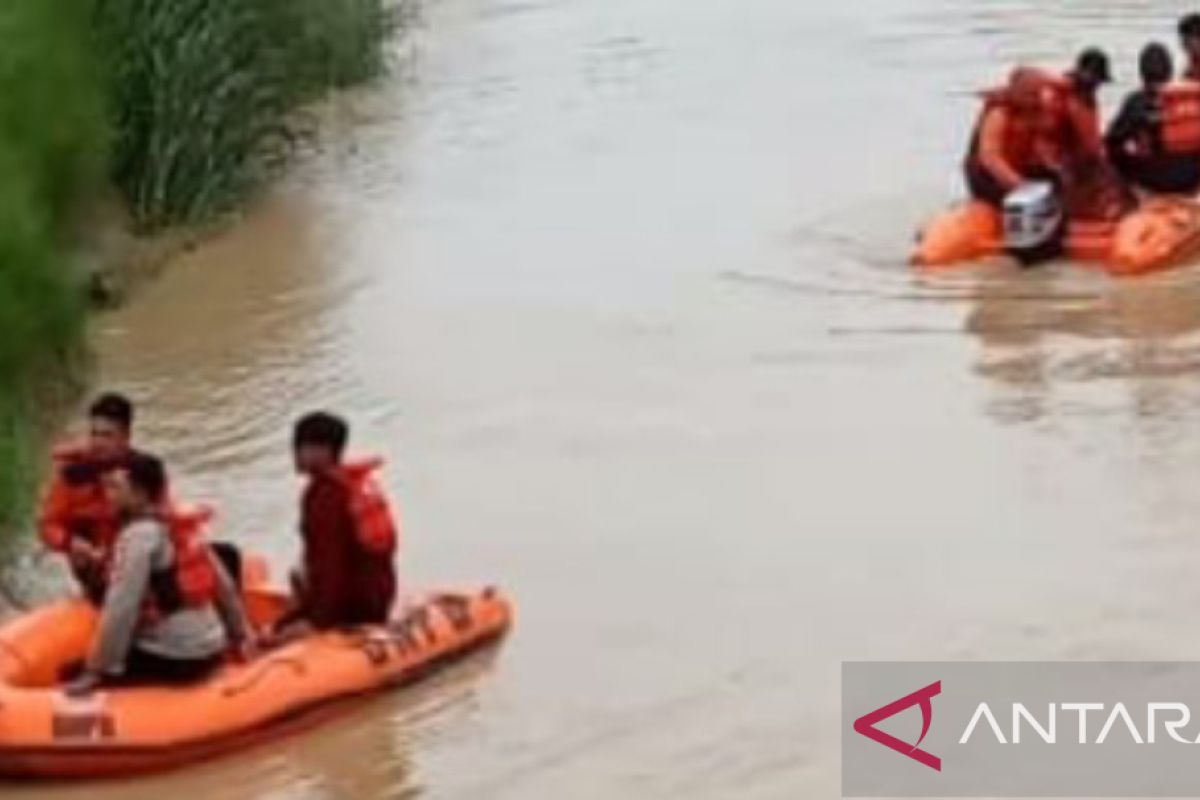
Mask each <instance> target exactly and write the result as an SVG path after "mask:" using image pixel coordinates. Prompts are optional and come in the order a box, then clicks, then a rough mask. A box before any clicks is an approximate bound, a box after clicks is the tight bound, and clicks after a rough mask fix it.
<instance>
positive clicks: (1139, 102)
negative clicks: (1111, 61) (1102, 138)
mask: <svg viewBox="0 0 1200 800" xmlns="http://www.w3.org/2000/svg"><path fill="white" fill-rule="evenodd" d="M1139 66H1140V70H1141V76H1142V88H1141V89H1140V90H1138V91H1136V92H1133V93H1132V94H1130V95H1129V97H1128V98H1127V99H1126V100H1125V104H1124V105H1123V106H1122V107H1121V111H1120V113H1119V114H1118V115H1117V117H1116V119H1114V120H1113V123H1112V125H1111V126H1110V127H1109V131H1108V135H1107V136H1106V144H1107V147H1108V152H1109V159H1110V160H1111V161H1112V163H1113V165H1114V166H1115V167H1116V168H1117V170H1118V171H1119V172H1120V173H1121V175H1122V176H1123V177H1124V178H1125V179H1126V180H1127V181H1129V182H1130V183H1131V184H1133V185H1134V186H1138V187H1140V188H1142V189H1144V190H1146V191H1148V192H1153V193H1158V194H1195V193H1196V192H1197V191H1200V83H1198V82H1196V81H1192V80H1185V81H1178V82H1172V80H1171V79H1172V77H1173V75H1174V64H1173V63H1172V59H1171V52H1170V51H1169V50H1168V49H1167V48H1166V47H1165V46H1164V45H1162V44H1158V43H1154V44H1150V45H1147V46H1146V48H1145V49H1144V50H1143V51H1142V54H1141V58H1140V65H1139Z"/></svg>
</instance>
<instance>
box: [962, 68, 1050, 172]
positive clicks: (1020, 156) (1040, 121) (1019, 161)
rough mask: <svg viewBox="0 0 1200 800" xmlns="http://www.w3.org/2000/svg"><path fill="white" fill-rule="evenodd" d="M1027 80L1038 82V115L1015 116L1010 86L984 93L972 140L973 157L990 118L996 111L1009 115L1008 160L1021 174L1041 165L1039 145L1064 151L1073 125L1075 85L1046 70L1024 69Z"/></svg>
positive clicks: (1006, 145)
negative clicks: (1071, 109) (1071, 101)
mask: <svg viewBox="0 0 1200 800" xmlns="http://www.w3.org/2000/svg"><path fill="white" fill-rule="evenodd" d="M1021 71H1022V72H1023V73H1024V75H1025V76H1026V77H1033V78H1035V79H1036V83H1037V93H1038V98H1039V101H1040V102H1039V105H1038V109H1037V111H1036V113H1034V114H1019V113H1014V108H1015V106H1014V104H1013V102H1012V97H1013V91H1012V88H1011V87H1010V86H1003V87H999V88H996V89H989V90H986V91H984V92H982V93H981V94H980V97H981V99H982V100H983V110H982V111H981V112H980V115H979V120H978V122H977V123H976V126H975V133H974V136H973V138H972V146H971V158H972V160H975V159H977V158H978V155H979V146H980V138H981V132H982V130H983V124H984V120H985V119H986V118H987V115H988V114H989V113H991V112H993V111H994V110H996V109H1003V110H1004V111H1006V112H1008V119H1007V122H1008V124H1007V125H1006V126H1005V141H1004V158H1005V160H1006V161H1007V162H1008V163H1009V164H1010V165H1012V167H1013V168H1014V169H1016V170H1017V171H1018V172H1022V173H1028V172H1029V171H1030V170H1033V169H1035V168H1037V167H1041V166H1046V165H1044V164H1041V163H1039V162H1040V160H1041V159H1040V154H1039V152H1038V151H1039V145H1042V146H1043V147H1051V148H1054V149H1056V150H1061V143H1062V137H1063V135H1064V132H1065V131H1066V130H1067V129H1068V126H1069V124H1070V120H1069V116H1068V113H1067V108H1068V103H1069V99H1070V92H1071V84H1070V82H1069V81H1068V80H1067V79H1066V78H1063V77H1059V76H1055V75H1051V74H1050V73H1048V72H1043V71H1042V70H1034V69H1030V68H1023V69H1022V70H1021Z"/></svg>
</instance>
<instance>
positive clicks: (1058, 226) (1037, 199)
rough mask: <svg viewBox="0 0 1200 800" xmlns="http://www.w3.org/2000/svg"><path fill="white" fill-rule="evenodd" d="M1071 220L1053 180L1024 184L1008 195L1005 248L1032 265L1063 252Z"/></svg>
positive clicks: (1005, 210) (1020, 259) (1006, 202)
mask: <svg viewBox="0 0 1200 800" xmlns="http://www.w3.org/2000/svg"><path fill="white" fill-rule="evenodd" d="M1066 228H1067V220H1066V214H1065V213H1064V211H1063V205H1062V200H1061V199H1060V197H1059V194H1058V190H1057V188H1055V186H1054V184H1053V183H1051V182H1049V181H1030V182H1028V183H1023V184H1021V185H1020V186H1019V187H1017V188H1016V189H1014V190H1013V191H1012V192H1010V193H1009V194H1008V196H1007V197H1005V198H1004V248H1005V250H1007V251H1008V252H1009V253H1010V254H1012V255H1013V256H1014V257H1015V258H1017V260H1019V261H1020V262H1021V263H1022V264H1026V265H1030V264H1036V263H1038V262H1041V261H1046V260H1048V259H1051V258H1055V257H1057V256H1059V255H1062V251H1063V240H1064V238H1065V235H1066Z"/></svg>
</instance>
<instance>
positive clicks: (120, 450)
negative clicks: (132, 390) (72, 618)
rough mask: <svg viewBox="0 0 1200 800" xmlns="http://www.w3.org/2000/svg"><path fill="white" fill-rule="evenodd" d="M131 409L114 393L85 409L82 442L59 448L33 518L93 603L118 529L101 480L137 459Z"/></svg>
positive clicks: (100, 589) (100, 591) (100, 593)
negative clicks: (86, 427) (85, 428)
mask: <svg viewBox="0 0 1200 800" xmlns="http://www.w3.org/2000/svg"><path fill="white" fill-rule="evenodd" d="M132 426H133V404H132V403H131V402H130V401H129V400H128V398H126V397H123V396H122V395H119V394H105V395H102V396H100V397H98V398H97V399H96V400H95V401H94V402H93V403H92V404H91V406H90V407H89V409H88V437H87V440H86V441H85V442H83V443H81V444H78V445H69V446H64V447H59V448H57V449H56V451H55V454H54V459H55V466H54V472H53V475H52V477H51V480H50V484H49V486H48V489H47V491H46V494H45V496H44V499H43V502H42V508H41V513H40V515H39V525H38V527H39V534H40V537H41V540H42V543H43V544H44V545H45V546H46V547H47V548H49V549H50V550H52V551H54V552H58V553H62V554H63V555H65V556H66V557H67V559H68V561H69V563H70V566H71V571H72V573H74V575H75V578H76V580H77V581H78V582H79V584H80V586H81V587H82V588H83V590H84V593H85V595H86V596H87V597H88V599H89V600H91V601H92V602H93V603H96V604H99V603H100V602H101V601H102V600H103V597H104V583H105V578H106V574H107V569H108V559H109V554H110V551H111V548H112V545H113V542H114V541H115V540H116V537H117V533H118V532H119V531H120V528H121V520H120V514H119V512H118V509H116V508H115V507H113V505H112V503H111V502H110V501H109V498H108V495H107V493H106V492H105V490H104V477H105V475H107V474H109V473H111V472H112V471H114V470H116V469H120V468H123V467H124V466H125V465H126V464H128V462H129V460H130V459H131V458H132V457H134V456H135V455H137V453H136V451H135V450H133V448H132V447H131V446H130V435H131V431H132Z"/></svg>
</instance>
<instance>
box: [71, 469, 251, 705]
mask: <svg viewBox="0 0 1200 800" xmlns="http://www.w3.org/2000/svg"><path fill="white" fill-rule="evenodd" d="M105 483H106V487H107V489H108V492H109V496H110V498H111V500H112V503H113V504H114V506H116V507H117V508H119V509H120V510H121V512H122V514H123V517H124V519H125V526H124V527H123V528H122V530H121V532H120V534H119V535H118V536H117V541H116V545H115V548H114V551H113V559H112V574H111V576H110V578H109V582H108V592H107V595H106V597H105V600H104V607H103V609H102V610H101V615H100V624H99V628H98V631H97V634H96V639H95V641H94V642H93V645H92V649H91V654H90V655H89V657H88V660H87V665H86V668H85V671H84V673H83V675H82V676H80V677H79V678H78V679H76V680H75V681H74V682H72V684H71V686H70V687H69V691H71V692H72V693H86V692H88V691H90V690H91V689H93V688H95V687H96V686H98V685H101V684H104V683H120V684H129V683H183V682H189V681H194V680H199V679H201V678H203V677H205V676H206V675H207V674H208V673H209V672H210V671H211V670H213V669H214V668H215V667H216V666H217V665H218V664H220V663H221V662H222V660H223V658H224V656H225V655H226V653H227V651H229V649H230V647H231V646H232V647H234V648H237V649H238V650H240V651H241V652H242V653H243V654H245V653H246V651H247V649H248V647H249V646H250V628H249V623H248V622H247V619H246V616H245V611H244V609H243V607H242V603H241V599H240V598H239V597H238V595H237V593H236V592H235V590H234V588H233V582H232V580H231V579H230V577H229V575H228V574H226V572H225V569H224V567H222V566H221V564H220V562H219V560H218V559H217V557H216V556H215V555H214V554H213V553H212V551H211V549H210V548H209V547H208V545H207V543H206V542H205V541H204V537H203V528H204V523H205V521H206V520H207V516H208V515H206V514H203V513H199V512H197V513H192V514H184V513H180V512H176V511H171V510H168V509H167V508H166V507H165V505H164V499H165V496H166V495H165V492H166V484H167V479H166V473H165V471H164V469H163V465H162V462H161V461H159V460H158V459H156V458H154V457H152V456H141V455H139V456H133V457H131V458H130V459H129V462H128V464H127V465H126V466H125V467H124V468H122V469H119V470H115V471H111V472H109V473H108V474H107V476H106V479H105Z"/></svg>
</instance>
